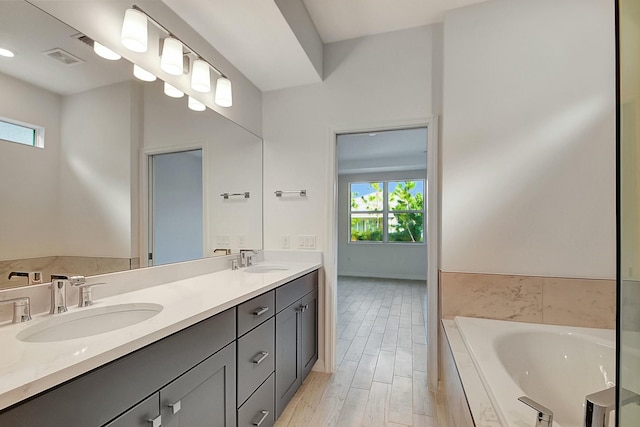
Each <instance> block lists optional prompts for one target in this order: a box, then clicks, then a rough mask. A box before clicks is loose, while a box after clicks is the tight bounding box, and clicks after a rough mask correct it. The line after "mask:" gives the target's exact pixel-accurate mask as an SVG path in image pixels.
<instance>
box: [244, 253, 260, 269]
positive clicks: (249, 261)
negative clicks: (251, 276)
mask: <svg viewBox="0 0 640 427" xmlns="http://www.w3.org/2000/svg"><path fill="white" fill-rule="evenodd" d="M257 254H258V252H256V251H254V250H253V249H240V267H250V266H252V265H253V255H257Z"/></svg>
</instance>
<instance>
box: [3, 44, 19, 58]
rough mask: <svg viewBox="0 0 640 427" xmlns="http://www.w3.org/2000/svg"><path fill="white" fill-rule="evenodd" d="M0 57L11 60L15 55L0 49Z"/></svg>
mask: <svg viewBox="0 0 640 427" xmlns="http://www.w3.org/2000/svg"><path fill="white" fill-rule="evenodd" d="M0 56H4V57H5V58H13V57H14V56H16V54H15V53H13V52H12V51H10V50H9V49H5V48H4V47H0Z"/></svg>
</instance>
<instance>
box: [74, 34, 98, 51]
mask: <svg viewBox="0 0 640 427" xmlns="http://www.w3.org/2000/svg"><path fill="white" fill-rule="evenodd" d="M72 37H74V38H76V39H78V40H80V41H81V42H82V43H85V44H86V45H88V46H90V47H91V48H92V49H93V39H92V38H90V37H88V36H85V35H84V34H82V33H78V34H76V35H74V36H72Z"/></svg>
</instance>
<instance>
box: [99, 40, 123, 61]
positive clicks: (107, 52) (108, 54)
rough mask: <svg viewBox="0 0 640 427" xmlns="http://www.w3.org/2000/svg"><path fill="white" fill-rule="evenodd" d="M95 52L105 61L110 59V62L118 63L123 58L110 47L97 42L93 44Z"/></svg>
mask: <svg viewBox="0 0 640 427" xmlns="http://www.w3.org/2000/svg"><path fill="white" fill-rule="evenodd" d="M93 51H94V52H95V53H96V55H98V56H100V57H102V58H104V59H108V60H109V61H117V60H118V59H120V58H122V56H120V55H118V54H117V53H115V52H114V51H112V50H111V49H109V48H108V47H106V46H104V45H101V44H100V43H98V42H97V41H95V40H94V42H93Z"/></svg>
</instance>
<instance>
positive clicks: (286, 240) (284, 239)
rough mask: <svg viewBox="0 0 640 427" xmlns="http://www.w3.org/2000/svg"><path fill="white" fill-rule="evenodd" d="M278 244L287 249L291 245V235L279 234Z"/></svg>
mask: <svg viewBox="0 0 640 427" xmlns="http://www.w3.org/2000/svg"><path fill="white" fill-rule="evenodd" d="M280 246H281V247H282V249H289V248H290V247H291V237H289V236H287V235H282V236H280Z"/></svg>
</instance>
